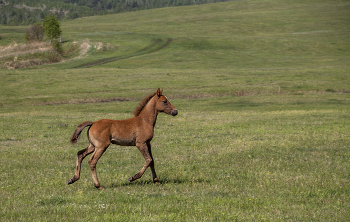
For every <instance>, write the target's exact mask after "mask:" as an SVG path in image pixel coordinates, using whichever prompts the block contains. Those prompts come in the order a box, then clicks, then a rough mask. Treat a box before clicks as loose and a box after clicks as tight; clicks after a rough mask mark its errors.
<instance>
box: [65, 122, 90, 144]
mask: <svg viewBox="0 0 350 222" xmlns="http://www.w3.org/2000/svg"><path fill="white" fill-rule="evenodd" d="M92 124H94V123H93V122H90V121H86V122H84V123H82V124H80V125H79V126H78V128H77V129H76V130H75V131H74V133H73V136H72V138H70V142H71V143H77V141H78V139H79V137H80V133H81V132H82V131H83V129H84V128H85V127H87V126H92Z"/></svg>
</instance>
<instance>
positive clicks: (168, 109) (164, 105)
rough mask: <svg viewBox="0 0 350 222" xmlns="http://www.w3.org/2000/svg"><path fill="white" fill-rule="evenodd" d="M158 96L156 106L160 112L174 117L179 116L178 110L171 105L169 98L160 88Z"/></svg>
mask: <svg viewBox="0 0 350 222" xmlns="http://www.w3.org/2000/svg"><path fill="white" fill-rule="evenodd" d="M156 96H157V97H158V99H157V105H156V108H157V110H158V112H164V113H166V114H169V115H172V116H176V115H177V109H176V108H175V106H173V105H172V104H171V103H170V101H169V100H168V98H167V97H166V96H164V95H163V89H159V88H158V90H157V93H156Z"/></svg>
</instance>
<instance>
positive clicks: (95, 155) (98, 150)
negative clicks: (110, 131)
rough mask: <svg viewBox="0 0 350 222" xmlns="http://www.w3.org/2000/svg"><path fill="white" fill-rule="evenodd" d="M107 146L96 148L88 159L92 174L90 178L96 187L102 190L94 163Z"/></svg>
mask: <svg viewBox="0 0 350 222" xmlns="http://www.w3.org/2000/svg"><path fill="white" fill-rule="evenodd" d="M107 148H108V145H107V146H105V147H103V148H96V150H95V152H94V153H93V154H92V156H91V157H90V159H89V166H90V170H91V174H92V179H93V180H94V185H95V187H96V188H97V189H100V190H102V189H103V188H102V187H101V186H100V182H99V181H98V177H97V172H96V164H97V161H98V160H99V159H100V158H101V156H102V154H103V153H104V152H105V151H106V149H107Z"/></svg>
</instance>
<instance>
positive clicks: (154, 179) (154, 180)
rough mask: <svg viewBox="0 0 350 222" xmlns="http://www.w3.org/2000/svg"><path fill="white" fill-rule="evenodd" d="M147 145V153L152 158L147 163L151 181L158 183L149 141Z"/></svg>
mask: <svg viewBox="0 0 350 222" xmlns="http://www.w3.org/2000/svg"><path fill="white" fill-rule="evenodd" d="M147 146H148V151H149V154H150V156H151V158H152V162H151V163H150V164H149V166H150V167H151V171H152V177H153V182H154V183H159V180H158V177H157V174H156V170H155V169H154V159H153V156H152V150H151V143H150V142H147Z"/></svg>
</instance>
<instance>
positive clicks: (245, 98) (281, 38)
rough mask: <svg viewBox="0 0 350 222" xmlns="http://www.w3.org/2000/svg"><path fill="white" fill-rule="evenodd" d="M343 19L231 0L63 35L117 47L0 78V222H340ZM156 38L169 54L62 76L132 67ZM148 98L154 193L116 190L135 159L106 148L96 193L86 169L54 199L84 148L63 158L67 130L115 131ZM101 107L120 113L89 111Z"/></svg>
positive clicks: (344, 194)
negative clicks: (155, 98) (107, 122)
mask: <svg viewBox="0 0 350 222" xmlns="http://www.w3.org/2000/svg"><path fill="white" fill-rule="evenodd" d="M349 9H350V5H349V3H348V2H347V1H332V2H330V1H308V2H307V3H305V1H300V2H298V1H292V2H289V1H269V0H267V1H264V2H261V1H235V2H226V3H219V4H209V5H201V6H191V7H178V8H166V9H156V10H149V11H140V12H135V13H123V14H118V15H110V16H102V17H90V18H83V19H78V20H75V21H69V22H65V23H62V29H63V33H64V38H65V40H66V41H73V40H82V39H85V38H88V39H90V41H92V42H104V43H111V44H114V45H118V47H117V49H116V50H115V51H113V52H107V53H94V54H91V55H90V56H89V57H84V58H81V59H77V60H72V61H68V62H66V63H60V64H55V65H49V66H40V67H33V68H31V69H22V70H9V71H1V73H0V75H1V83H0V86H1V87H0V104H1V106H0V124H1V127H0V131H1V133H0V149H1V153H2V157H1V169H2V171H1V174H0V187H1V188H2V189H1V191H0V195H1V204H0V217H1V218H2V219H4V220H5V221H6V220H10V221H18V220H29V219H30V220H50V221H53V220H65V219H67V220H68V219H69V220H86V221H87V220H88V221H91V220H111V221H112V220H113V221H115V220H118V219H119V220H126V221H127V220H137V221H146V220H158V221H164V220H170V221H172V220H181V221H184V220H192V221H193V220H200V221H205V220H209V221H213V220H220V221H224V220H227V221H232V220H235V219H237V220H252V219H256V220H268V221H271V220H274V221H276V220H286V219H290V220H307V221H310V220H315V221H319V220H328V221H329V220H340V221H342V220H345V219H346V218H348V217H349V213H348V212H349V211H350V210H349V208H350V205H349V204H350V200H349V196H348V193H349V191H350V190H349V179H350V178H349V170H350V169H349V166H350V165H349V164H350V163H349V146H348V144H350V143H349V142H350V141H349V140H350V139H349V125H350V124H349V119H350V118H349V102H350V97H349V94H348V93H343V92H346V91H349V90H350V89H349V85H350V84H349V80H348V74H349V65H348V62H347V61H349V56H350V55H349V51H350V50H349V45H350V44H349V41H350V40H349V39H350V38H349V29H348V27H349V23H350V21H349V19H348V12H349ZM0 30H1V28H0ZM6 36H7V35H6ZM6 36H5V37H3V40H4V41H8V39H6ZM11 36H12V37H13V36H15V35H11ZM12 37H11V38H12ZM13 38H14V39H16V38H17V37H13ZM18 38H19V37H18ZM158 38H162V39H166V38H172V39H173V42H172V43H171V44H170V45H169V46H167V47H166V48H164V49H162V50H159V51H157V52H154V53H151V54H145V55H142V56H137V57H133V58H129V59H125V60H119V61H115V62H111V63H108V64H104V65H101V66H96V67H91V68H87V69H72V67H74V66H76V65H79V64H83V63H86V62H90V61H95V60H97V59H101V58H106V57H113V56H121V55H126V54H132V53H135V52H137V51H139V50H140V49H142V48H144V47H146V46H148V45H150V44H152V43H153V42H154V41H156V39H158ZM90 51H91V52H93V51H94V50H93V49H91V50H90ZM157 87H164V92H165V94H166V95H168V97H169V98H170V99H171V101H172V103H173V104H174V105H175V106H176V107H177V108H178V109H179V111H180V113H179V115H178V116H177V117H176V118H172V117H170V116H165V115H161V116H159V118H158V122H157V126H156V136H155V138H154V141H153V149H154V151H153V152H154V156H155V159H156V168H157V173H158V176H159V178H160V179H161V185H160V186H154V185H153V184H151V183H150V172H149V171H147V172H146V173H145V175H144V177H143V178H142V179H141V180H139V181H136V182H134V183H132V184H128V183H127V182H126V181H127V178H128V177H129V176H131V175H133V174H134V173H136V172H137V171H138V170H139V168H140V167H141V166H142V164H143V160H142V156H141V155H140V154H139V153H138V151H137V149H135V148H125V147H121V148H120V147H118V148H116V147H115V146H111V147H110V148H109V150H108V151H107V152H106V154H105V155H104V156H103V157H102V159H101V160H100V161H99V164H98V173H99V177H100V182H101V184H102V186H104V187H106V188H107V189H105V190H104V191H101V192H100V191H97V190H95V188H94V187H93V183H92V178H91V174H90V172H89V169H88V166H87V163H86V162H87V161H86V160H85V161H84V162H83V169H82V175H81V180H80V181H78V182H77V183H75V184H74V185H71V186H66V185H65V184H66V182H67V181H68V179H70V177H71V176H72V175H73V173H74V168H75V167H74V163H75V154H76V152H77V150H79V149H82V148H83V147H84V146H86V143H87V142H86V137H85V136H84V135H83V136H82V139H81V141H80V142H79V143H78V145H77V146H71V145H69V144H68V143H67V141H68V139H69V137H70V135H71V133H72V132H73V131H74V128H75V125H77V124H79V123H80V122H83V121H85V120H97V119H100V118H114V119H123V118H128V117H130V116H131V112H132V111H133V108H134V107H135V106H136V104H137V101H138V100H140V99H141V97H142V96H144V95H145V94H147V93H149V92H151V91H153V90H155V89H156V88H157ZM279 87H280V90H279ZM115 98H121V99H128V100H130V101H127V102H111V103H97V102H98V101H101V100H112V99H115ZM50 104H51V105H50ZM52 104H55V105H52Z"/></svg>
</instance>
